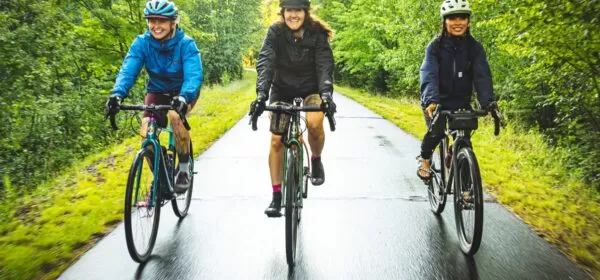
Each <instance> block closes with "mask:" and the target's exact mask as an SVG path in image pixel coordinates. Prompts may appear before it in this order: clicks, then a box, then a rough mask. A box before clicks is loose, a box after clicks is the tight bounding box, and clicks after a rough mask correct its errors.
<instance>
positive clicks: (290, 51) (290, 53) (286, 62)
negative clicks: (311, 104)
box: [256, 22, 333, 96]
mask: <svg viewBox="0 0 600 280" xmlns="http://www.w3.org/2000/svg"><path fill="white" fill-rule="evenodd" d="M256 72H257V73H258V79H257V82H256V92H257V93H264V94H265V95H267V96H269V90H272V91H273V92H274V93H278V94H285V95H294V96H302V95H306V94H309V93H317V92H318V93H324V92H333V52H332V51H331V46H330V45H329V42H328V40H327V33H326V31H324V30H322V29H321V28H318V27H305V28H304V34H303V37H302V38H301V39H295V38H294V36H293V34H292V31H291V30H290V29H289V28H288V27H287V25H285V23H281V22H276V23H273V24H272V25H271V26H270V27H269V30H268V32H267V37H266V39H265V41H264V42H263V46H262V49H261V51H260V53H259V55H258V61H257V63H256Z"/></svg>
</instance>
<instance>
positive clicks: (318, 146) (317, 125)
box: [306, 112, 325, 157]
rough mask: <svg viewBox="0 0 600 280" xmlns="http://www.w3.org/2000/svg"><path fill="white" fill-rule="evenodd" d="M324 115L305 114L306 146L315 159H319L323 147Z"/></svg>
mask: <svg viewBox="0 0 600 280" xmlns="http://www.w3.org/2000/svg"><path fill="white" fill-rule="evenodd" d="M324 118H325V115H324V114H323V113H322V112H307V113H306V126H307V127H308V145H309V146H310V151H311V152H312V155H313V156H315V157H320V156H321V152H322V151H323V146H324V145H325V130H324V129H323V119H324Z"/></svg>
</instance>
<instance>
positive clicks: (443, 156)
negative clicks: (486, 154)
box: [427, 106, 504, 256]
mask: <svg viewBox="0 0 600 280" xmlns="http://www.w3.org/2000/svg"><path fill="white" fill-rule="evenodd" d="M488 113H489V112H488V111H483V110H459V111H445V110H438V111H437V112H436V113H435V115H434V120H433V121H432V124H431V126H430V129H431V128H433V127H435V125H436V124H439V123H442V122H443V120H444V119H445V120H446V124H447V125H446V128H445V130H444V133H445V137H444V138H443V139H442V141H441V142H440V144H439V145H438V146H437V147H436V153H435V154H437V155H434V156H433V157H432V162H431V169H432V171H433V174H432V175H433V176H432V178H431V179H430V180H428V181H427V185H428V196H429V203H430V206H431V210H432V211H433V213H435V214H437V215H439V214H440V213H442V211H444V207H445V205H446V197H447V195H448V194H454V216H455V220H456V230H457V231H458V239H459V242H460V248H461V250H462V251H463V253H465V254H466V255H469V256H471V255H474V254H475V253H476V252H477V250H478V249H479V245H480V244H481V237H482V231H483V189H482V183H481V175H480V172H479V164H478V163H477V158H476V157H475V152H473V144H472V143H471V133H472V132H473V131H475V130H476V129H477V127H478V119H477V118H478V117H482V116H486V115H487V114H488ZM491 114H492V117H493V118H494V126H495V127H494V135H498V134H499V132H500V126H501V125H502V126H503V125H504V123H503V121H502V117H501V115H500V112H499V111H498V110H497V108H495V106H494V109H493V110H492V111H491ZM440 121H441V122H440ZM449 136H452V137H449ZM450 138H453V139H454V141H453V143H451V142H450V141H451V140H450ZM452 186H454V189H452Z"/></svg>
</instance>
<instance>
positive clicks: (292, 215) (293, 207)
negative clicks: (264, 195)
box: [284, 148, 298, 268]
mask: <svg viewBox="0 0 600 280" xmlns="http://www.w3.org/2000/svg"><path fill="white" fill-rule="evenodd" d="M287 153H288V154H287V161H286V165H287V166H286V171H285V177H284V178H285V181H284V184H285V188H286V191H285V196H286V197H285V200H286V203H285V252H286V257H287V263H288V266H289V267H292V268H293V267H294V264H295V259H296V239H297V233H298V212H297V210H298V208H297V199H298V180H297V178H298V177H297V175H298V174H297V165H296V159H297V154H296V151H295V150H294V149H293V148H289V149H287Z"/></svg>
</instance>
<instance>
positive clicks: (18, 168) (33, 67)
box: [0, 0, 260, 221]
mask: <svg viewBox="0 0 600 280" xmlns="http://www.w3.org/2000/svg"><path fill="white" fill-rule="evenodd" d="M176 2H177V5H178V6H179V8H180V14H181V22H180V25H181V26H182V27H183V28H184V30H185V31H186V33H187V34H188V35H189V36H191V37H193V38H194V39H196V42H197V44H198V47H199V48H200V51H201V53H202V55H203V61H204V70H205V76H206V77H207V79H206V84H210V83H214V82H228V81H231V80H235V79H239V78H241V74H242V67H241V63H242V60H241V56H242V55H244V54H245V53H246V52H247V51H248V49H249V47H250V44H251V39H249V38H251V36H250V33H251V32H252V31H254V30H255V29H256V28H255V26H260V19H259V18H258V14H259V8H260V5H259V4H260V3H259V0H238V1H215V0H179V1H176ZM144 4H145V1H144V0H112V1H111V0H103V1H96V0H14V1H4V2H3V6H2V8H0V9H1V10H2V13H1V14H0V29H1V30H3V32H0V88H2V94H0V119H1V120H2V122H3V123H2V125H1V126H0V134H1V135H3V141H0V178H3V180H0V205H2V206H1V207H0V211H2V212H0V221H2V220H3V219H6V217H9V216H8V215H4V214H5V213H6V212H5V211H8V209H11V207H10V205H12V204H13V202H12V201H11V199H10V198H9V195H17V196H18V195H23V194H26V193H28V192H30V191H31V190H33V189H35V188H37V185H38V184H39V182H41V181H44V180H45V179H47V178H50V177H51V176H53V175H55V174H57V172H59V171H61V170H63V169H64V168H66V167H68V166H70V165H71V164H72V163H73V162H76V161H77V160H78V159H81V158H83V157H85V156H86V155H89V154H90V153H93V152H95V151H98V150H101V149H103V148H104V147H105V146H106V145H107V144H108V143H113V142H114V141H117V140H119V139H123V137H124V132H123V131H119V132H113V131H110V129H109V128H108V125H107V123H106V122H104V120H103V110H104V102H105V101H106V98H107V96H108V94H109V92H110V90H111V89H112V86H113V84H114V80H115V77H116V74H117V72H118V70H119V68H120V66H121V62H122V60H123V57H124V56H125V54H126V53H127V51H128V48H129V46H130V44H131V42H132V41H133V39H134V38H135V36H136V35H138V34H141V33H143V32H145V30H146V22H145V19H144V18H143V14H142V11H143V5H144ZM213 9H214V10H213ZM146 79H147V75H146V74H144V73H142V74H141V75H140V77H139V79H138V81H137V84H136V85H135V86H134V88H133V89H132V91H131V93H130V97H131V98H132V99H133V100H134V101H141V100H142V98H143V96H144V94H145V90H144V84H145V81H146ZM120 121H121V122H123V121H124V120H123V119H120ZM123 125H124V124H121V127H123ZM9 185H10V186H12V189H11V192H9V191H8V186H9ZM16 186H18V187H16Z"/></svg>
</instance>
